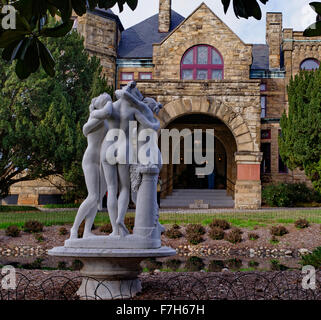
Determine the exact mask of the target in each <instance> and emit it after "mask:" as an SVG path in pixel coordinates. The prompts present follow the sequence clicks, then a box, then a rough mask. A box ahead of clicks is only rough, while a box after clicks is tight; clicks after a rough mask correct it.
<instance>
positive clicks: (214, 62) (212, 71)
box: [181, 45, 224, 80]
mask: <svg viewBox="0 0 321 320" xmlns="http://www.w3.org/2000/svg"><path fill="white" fill-rule="evenodd" d="M223 70H224V65H223V58H222V56H221V54H220V53H219V52H218V51H217V50H216V49H214V48H213V47H211V46H207V45H199V46H195V47H192V48H190V49H189V50H187V51H186V53H185V54H184V56H183V58H182V62H181V78H182V79H183V80H222V79H223V77H224V73H223Z"/></svg>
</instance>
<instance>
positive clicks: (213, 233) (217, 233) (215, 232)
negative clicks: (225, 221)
mask: <svg viewBox="0 0 321 320" xmlns="http://www.w3.org/2000/svg"><path fill="white" fill-rule="evenodd" d="M224 235H225V232H224V230H223V229H221V228H219V227H212V228H211V230H210V232H209V236H210V238H211V239H213V240H222V239H224Z"/></svg>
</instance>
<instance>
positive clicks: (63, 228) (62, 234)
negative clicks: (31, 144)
mask: <svg viewBox="0 0 321 320" xmlns="http://www.w3.org/2000/svg"><path fill="white" fill-rule="evenodd" d="M66 234H68V230H67V229H66V228H65V227H60V228H59V235H61V236H65V235H66Z"/></svg>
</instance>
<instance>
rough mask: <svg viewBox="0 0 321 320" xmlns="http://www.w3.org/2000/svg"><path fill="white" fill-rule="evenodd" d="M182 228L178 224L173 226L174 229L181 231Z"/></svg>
mask: <svg viewBox="0 0 321 320" xmlns="http://www.w3.org/2000/svg"><path fill="white" fill-rule="evenodd" d="M180 228H181V226H180V225H178V224H177V223H174V224H173V226H172V229H180Z"/></svg>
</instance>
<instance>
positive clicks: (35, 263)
mask: <svg viewBox="0 0 321 320" xmlns="http://www.w3.org/2000/svg"><path fill="white" fill-rule="evenodd" d="M43 260H44V259H43V258H37V259H35V260H34V261H33V262H32V263H25V264H23V265H22V266H21V267H22V268H23V269H28V270H34V269H41V268H42V263H43Z"/></svg>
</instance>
